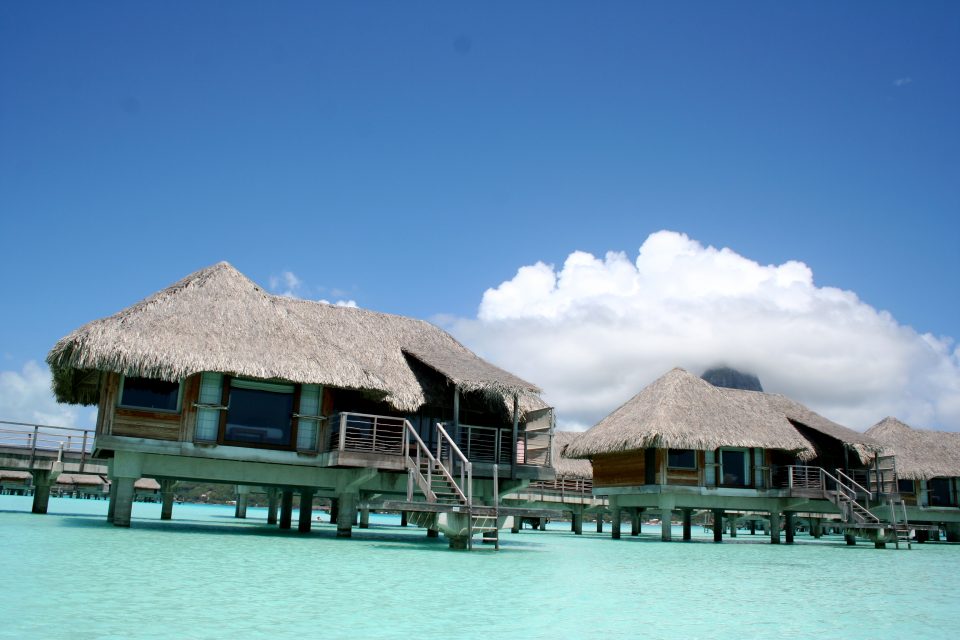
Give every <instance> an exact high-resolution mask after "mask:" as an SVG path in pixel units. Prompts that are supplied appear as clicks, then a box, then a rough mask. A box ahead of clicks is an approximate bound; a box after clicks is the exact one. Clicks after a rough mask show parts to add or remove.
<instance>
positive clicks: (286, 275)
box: [270, 271, 303, 298]
mask: <svg viewBox="0 0 960 640" xmlns="http://www.w3.org/2000/svg"><path fill="white" fill-rule="evenodd" d="M301 286H303V281H302V280H300V278H298V277H297V274H295V273H294V272H293V271H282V272H281V273H280V275H278V276H270V290H271V291H273V292H274V293H276V294H277V295H281V296H286V297H288V298H299V297H300V287H301Z"/></svg>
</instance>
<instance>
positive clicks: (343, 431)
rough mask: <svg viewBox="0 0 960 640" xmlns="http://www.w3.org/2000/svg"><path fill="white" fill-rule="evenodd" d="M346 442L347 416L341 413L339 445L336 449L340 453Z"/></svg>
mask: <svg viewBox="0 0 960 640" xmlns="http://www.w3.org/2000/svg"><path fill="white" fill-rule="evenodd" d="M346 440H347V414H346V413H341V414H340V444H339V446H338V449H339V450H340V451H343V447H344V445H345V444H346Z"/></svg>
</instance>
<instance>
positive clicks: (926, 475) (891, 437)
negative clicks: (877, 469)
mask: <svg viewBox="0 0 960 640" xmlns="http://www.w3.org/2000/svg"><path fill="white" fill-rule="evenodd" d="M867 435H869V436H872V437H873V438H875V439H877V440H878V441H880V442H882V443H883V444H884V445H885V446H886V447H887V448H886V449H885V451H884V453H888V454H889V453H893V454H895V455H896V461H897V477H899V478H903V479H904V480H929V479H930V478H951V477H960V433H952V432H947V431H930V430H927V429H915V428H913V427H911V426H909V425H906V424H904V423H903V422H900V421H899V420H897V419H896V418H892V417H887V418H884V419H883V420H881V421H880V422H878V423H877V424H875V425H873V426H872V427H870V428H869V429H867Z"/></svg>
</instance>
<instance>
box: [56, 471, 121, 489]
mask: <svg viewBox="0 0 960 640" xmlns="http://www.w3.org/2000/svg"><path fill="white" fill-rule="evenodd" d="M57 484H63V485H70V484H73V485H77V486H84V487H102V486H104V485H106V484H109V483H108V482H107V481H105V480H104V479H103V478H101V477H100V476H97V475H93V474H90V473H61V474H60V475H59V476H58V477H57Z"/></svg>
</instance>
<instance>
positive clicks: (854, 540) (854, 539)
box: [843, 533, 857, 547]
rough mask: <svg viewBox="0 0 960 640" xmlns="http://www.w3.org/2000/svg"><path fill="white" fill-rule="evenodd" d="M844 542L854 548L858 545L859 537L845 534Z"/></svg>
mask: <svg viewBox="0 0 960 640" xmlns="http://www.w3.org/2000/svg"><path fill="white" fill-rule="evenodd" d="M843 540H844V542H846V543H847V546H848V547H852V546H854V545H855V544H857V536H855V535H853V534H852V533H844V534H843Z"/></svg>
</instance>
